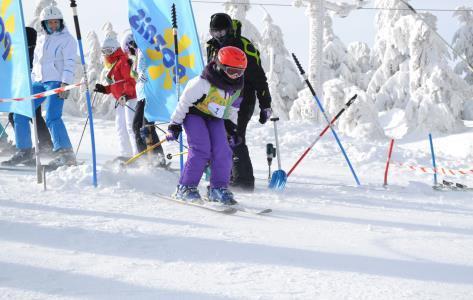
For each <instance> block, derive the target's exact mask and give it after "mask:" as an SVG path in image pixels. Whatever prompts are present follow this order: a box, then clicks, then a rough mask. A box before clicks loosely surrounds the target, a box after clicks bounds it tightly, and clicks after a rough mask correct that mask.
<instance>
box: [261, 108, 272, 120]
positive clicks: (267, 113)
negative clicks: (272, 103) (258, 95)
mask: <svg viewBox="0 0 473 300" xmlns="http://www.w3.org/2000/svg"><path fill="white" fill-rule="evenodd" d="M272 114H273V110H272V109H271V107H270V108H263V109H261V111H260V112H259V122H260V123H261V124H264V123H266V122H267V121H268V119H269V118H270V117H271V115H272Z"/></svg>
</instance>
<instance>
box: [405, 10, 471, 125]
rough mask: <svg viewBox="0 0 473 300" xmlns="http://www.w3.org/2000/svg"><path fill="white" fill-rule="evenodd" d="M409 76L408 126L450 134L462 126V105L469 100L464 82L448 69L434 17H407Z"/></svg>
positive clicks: (446, 56)
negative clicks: (409, 24)
mask: <svg viewBox="0 0 473 300" xmlns="http://www.w3.org/2000/svg"><path fill="white" fill-rule="evenodd" d="M405 18H410V19H412V21H411V26H410V27H409V28H410V32H411V34H410V38H409V49H410V52H409V56H410V61H409V73H410V80H409V81H410V85H409V89H410V94H411V98H410V101H409V102H408V104H407V106H406V117H407V120H408V122H409V126H410V127H412V128H416V129H421V130H424V129H425V130H428V131H440V132H452V131H454V130H455V129H458V128H459V127H460V126H462V123H461V112H462V109H463V101H464V100H465V99H467V98H468V97H470V93H471V90H470V89H469V87H468V85H467V84H466V82H465V81H464V80H463V79H462V78H460V77H459V76H458V75H457V74H455V73H454V72H453V70H452V68H451V67H450V65H449V58H450V55H449V53H448V49H447V47H446V46H445V44H443V42H442V41H441V40H440V39H439V38H438V37H437V36H436V33H435V32H434V31H435V30H436V17H435V16H434V15H432V14H429V13H426V14H423V17H422V19H423V20H421V19H419V18H418V17H417V18H416V17H414V16H409V17H405Z"/></svg>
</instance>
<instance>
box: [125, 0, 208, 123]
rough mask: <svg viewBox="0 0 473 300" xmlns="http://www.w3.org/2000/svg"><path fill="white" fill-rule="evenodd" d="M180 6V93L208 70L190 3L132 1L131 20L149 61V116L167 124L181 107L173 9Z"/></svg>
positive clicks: (147, 114)
mask: <svg viewBox="0 0 473 300" xmlns="http://www.w3.org/2000/svg"><path fill="white" fill-rule="evenodd" d="M173 3H174V4H175V5H176V15H177V27H178V49H179V54H178V63H179V65H178V74H179V84H180V90H181V91H182V89H183V88H184V87H185V85H186V83H187V82H188V81H189V80H190V79H192V78H193V77H195V76H199V75H200V73H201V72H202V70H203V68H204V62H203V59H202V53H201V50H200V43H199V37H198V34H197V29H196V27H195V21H194V14H193V12H192V5H191V2H190V0H150V1H142V0H128V17H129V22H130V26H131V30H132V32H133V36H134V37H135V40H136V43H137V45H138V47H139V48H140V49H141V51H142V52H143V54H144V55H145V58H146V64H147V66H148V70H147V75H148V81H147V82H146V84H145V95H146V106H145V117H146V119H148V120H149V121H162V122H167V121H169V120H170V117H171V114H172V113H173V111H174V109H175V108H176V105H177V101H178V99H177V88H176V82H175V59H176V55H175V54H174V36H173V29H172V22H171V7H172V4H173Z"/></svg>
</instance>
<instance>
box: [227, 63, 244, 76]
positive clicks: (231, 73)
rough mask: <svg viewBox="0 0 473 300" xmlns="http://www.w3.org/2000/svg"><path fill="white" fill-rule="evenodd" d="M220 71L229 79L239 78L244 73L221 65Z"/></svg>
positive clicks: (239, 69)
mask: <svg viewBox="0 0 473 300" xmlns="http://www.w3.org/2000/svg"><path fill="white" fill-rule="evenodd" d="M222 69H223V71H224V72H225V74H227V76H228V77H230V78H231V79H237V78H240V77H241V76H243V74H244V73H245V69H241V68H235V67H229V66H225V65H222Z"/></svg>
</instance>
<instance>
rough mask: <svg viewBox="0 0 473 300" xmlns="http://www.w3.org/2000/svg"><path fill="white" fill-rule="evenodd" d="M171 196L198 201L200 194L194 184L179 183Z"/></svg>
mask: <svg viewBox="0 0 473 300" xmlns="http://www.w3.org/2000/svg"><path fill="white" fill-rule="evenodd" d="M172 197H173V198H175V199H179V200H183V201H191V202H194V201H200V199H201V198H200V194H199V190H198V189H197V187H196V186H188V185H182V184H179V185H178V186H177V188H176V191H175V192H174V194H172Z"/></svg>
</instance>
